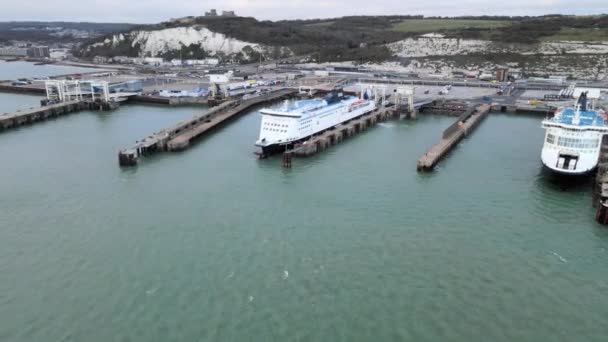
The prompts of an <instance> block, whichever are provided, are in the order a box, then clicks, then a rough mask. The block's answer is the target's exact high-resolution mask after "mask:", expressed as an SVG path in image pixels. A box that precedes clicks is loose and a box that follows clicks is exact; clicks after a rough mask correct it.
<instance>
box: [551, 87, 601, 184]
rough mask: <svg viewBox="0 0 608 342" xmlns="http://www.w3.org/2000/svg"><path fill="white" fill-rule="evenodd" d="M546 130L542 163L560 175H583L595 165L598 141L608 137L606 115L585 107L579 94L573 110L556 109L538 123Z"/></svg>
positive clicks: (597, 156)
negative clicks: (549, 117)
mask: <svg viewBox="0 0 608 342" xmlns="http://www.w3.org/2000/svg"><path fill="white" fill-rule="evenodd" d="M542 126H543V128H544V129H545V130H546V134H545V142H544V144H543V148H542V152H541V160H542V162H543V164H544V165H545V166H546V167H547V168H548V169H549V170H551V171H553V172H555V173H558V174H563V175H573V176H576V175H585V174H587V173H589V172H591V171H593V170H594V169H595V168H596V166H597V163H598V159H599V155H600V149H601V144H602V138H603V136H604V135H606V134H608V126H607V125H606V114H605V113H604V112H603V111H602V110H600V109H597V110H596V109H594V108H592V106H590V105H589V104H588V101H587V93H581V95H580V97H579V99H578V101H577V104H576V106H575V107H574V108H560V109H558V110H557V111H556V112H555V115H554V116H553V118H551V119H546V120H544V121H543V123H542Z"/></svg>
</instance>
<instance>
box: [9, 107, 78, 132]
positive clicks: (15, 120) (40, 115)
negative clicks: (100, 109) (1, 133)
mask: <svg viewBox="0 0 608 342" xmlns="http://www.w3.org/2000/svg"><path fill="white" fill-rule="evenodd" d="M87 108H89V103H86V102H83V101H68V102H61V103H57V104H52V105H48V106H42V107H39V108H31V109H27V110H23V111H18V112H14V113H7V114H3V115H0V130H7V129H11V128H16V127H19V126H23V125H27V124H31V123H34V122H39V121H44V120H46V119H50V118H56V117H59V116H63V115H67V114H69V113H74V112H77V111H80V110H84V109H87Z"/></svg>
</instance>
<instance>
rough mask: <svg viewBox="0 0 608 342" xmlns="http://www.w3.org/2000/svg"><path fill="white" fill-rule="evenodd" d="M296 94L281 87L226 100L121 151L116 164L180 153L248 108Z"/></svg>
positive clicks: (134, 163) (133, 162) (126, 164)
mask: <svg viewBox="0 0 608 342" xmlns="http://www.w3.org/2000/svg"><path fill="white" fill-rule="evenodd" d="M295 93H297V89H292V88H283V89H280V90H276V91H273V92H271V93H268V94H265V95H259V96H256V97H252V98H250V99H247V100H244V101H240V102H239V101H235V100H233V101H227V102H224V103H222V104H220V105H219V106H217V107H214V108H212V109H211V110H209V111H208V112H206V113H204V114H202V115H196V116H194V117H193V118H191V119H189V120H187V121H183V122H180V123H178V124H177V125H175V126H172V127H169V128H166V129H163V130H161V131H159V132H156V133H154V134H152V135H150V136H149V137H147V138H145V139H143V140H141V141H138V142H137V143H136V144H135V145H134V146H133V147H131V148H129V149H124V150H121V151H120V152H119V154H118V161H119V164H120V165H121V166H134V165H136V164H137V160H138V158H139V157H140V156H142V155H147V154H151V153H154V152H157V151H181V150H184V149H186V148H188V146H190V144H191V143H192V141H193V140H195V139H196V138H198V137H200V136H202V135H203V134H205V133H206V132H208V131H210V130H212V129H213V128H215V127H217V126H219V125H221V124H222V123H224V122H226V121H228V120H229V119H231V118H234V117H236V116H238V115H239V114H241V113H243V112H244V111H246V110H247V109H249V108H251V107H253V106H255V105H259V104H262V103H266V102H270V101H276V100H278V99H281V98H284V97H288V96H291V95H293V94H295Z"/></svg>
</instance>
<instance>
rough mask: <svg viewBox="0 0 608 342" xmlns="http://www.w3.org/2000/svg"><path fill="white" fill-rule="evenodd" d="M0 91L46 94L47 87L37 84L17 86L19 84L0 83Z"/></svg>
mask: <svg viewBox="0 0 608 342" xmlns="http://www.w3.org/2000/svg"><path fill="white" fill-rule="evenodd" d="M0 92H4V93H17V94H35V95H44V94H46V89H44V87H37V86H35V85H24V86H17V85H11V84H1V83H0Z"/></svg>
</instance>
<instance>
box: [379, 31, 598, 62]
mask: <svg viewBox="0 0 608 342" xmlns="http://www.w3.org/2000/svg"><path fill="white" fill-rule="evenodd" d="M607 39H608V38H607ZM388 46H389V48H390V49H391V51H392V52H393V53H394V54H395V55H396V56H398V57H425V56H453V55H467V54H473V53H516V54H522V55H529V54H542V55H563V54H608V41H603V42H594V43H588V42H576V41H563V42H544V43H539V44H507V43H500V42H491V41H487V40H473V39H455V38H443V37H441V36H440V35H433V36H430V35H427V37H424V36H423V37H419V38H408V39H404V40H401V41H398V42H395V43H391V44H389V45H388Z"/></svg>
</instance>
